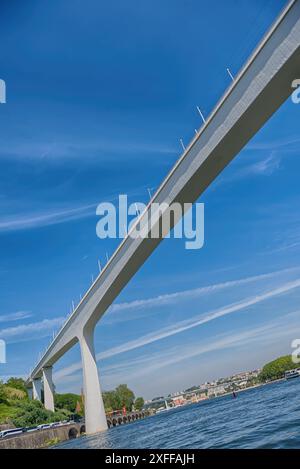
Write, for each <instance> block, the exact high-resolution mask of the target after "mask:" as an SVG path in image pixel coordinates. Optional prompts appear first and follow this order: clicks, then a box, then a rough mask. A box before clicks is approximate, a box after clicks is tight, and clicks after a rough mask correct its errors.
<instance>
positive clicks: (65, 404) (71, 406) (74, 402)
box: [55, 393, 83, 414]
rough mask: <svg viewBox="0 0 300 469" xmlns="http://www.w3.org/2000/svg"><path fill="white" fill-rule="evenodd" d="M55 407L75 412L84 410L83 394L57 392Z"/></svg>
mask: <svg viewBox="0 0 300 469" xmlns="http://www.w3.org/2000/svg"><path fill="white" fill-rule="evenodd" d="M78 404H79V405H78ZM55 407H56V408H57V409H66V410H68V411H69V412H71V413H72V414H74V413H81V412H82V409H83V403H82V399H81V396H79V395H78V394H72V393H68V394H55ZM79 409H80V410H79Z"/></svg>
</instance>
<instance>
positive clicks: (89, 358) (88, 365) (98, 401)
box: [79, 329, 107, 434]
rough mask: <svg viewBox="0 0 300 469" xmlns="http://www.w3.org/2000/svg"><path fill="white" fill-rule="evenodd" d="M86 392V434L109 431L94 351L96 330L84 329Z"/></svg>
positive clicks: (84, 383)
mask: <svg viewBox="0 0 300 469" xmlns="http://www.w3.org/2000/svg"><path fill="white" fill-rule="evenodd" d="M79 343H80V350H81V357H82V370H83V390H84V412H85V427H86V433H87V434H92V433H97V432H100V431H103V430H106V429H107V421H106V415H105V410H104V404H103V399H102V393H101V388H100V383H99V376H98V368H97V363H96V358H95V350H94V330H93V329H84V331H83V333H82V335H81V336H80V338H79Z"/></svg>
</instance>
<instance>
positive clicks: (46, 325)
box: [0, 317, 65, 343]
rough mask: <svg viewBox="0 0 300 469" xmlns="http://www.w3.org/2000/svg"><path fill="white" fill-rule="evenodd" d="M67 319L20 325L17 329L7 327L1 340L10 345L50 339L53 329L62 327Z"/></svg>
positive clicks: (3, 330)
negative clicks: (35, 339)
mask: <svg viewBox="0 0 300 469" xmlns="http://www.w3.org/2000/svg"><path fill="white" fill-rule="evenodd" d="M64 321H65V318H63V317H59V318H53V319H44V320H42V321H39V322H33V323H30V324H20V325H19V326H15V327H7V328H5V329H1V330H0V338H1V339H4V340H6V341H7V342H9V343H15V342H23V341H26V340H31V339H33V338H39V339H41V338H43V337H48V336H49V335H51V334H52V331H53V329H55V328H57V327H59V326H61V325H62V324H63V322H64Z"/></svg>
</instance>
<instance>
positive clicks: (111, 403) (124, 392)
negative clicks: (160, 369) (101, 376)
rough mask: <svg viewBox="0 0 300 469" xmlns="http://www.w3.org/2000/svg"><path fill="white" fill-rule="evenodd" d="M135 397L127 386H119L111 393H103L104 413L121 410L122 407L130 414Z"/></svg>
mask: <svg viewBox="0 0 300 469" xmlns="http://www.w3.org/2000/svg"><path fill="white" fill-rule="evenodd" d="M134 400H135V396H134V393H133V391H131V389H129V388H128V387H127V384H120V385H119V386H118V387H117V388H116V389H114V390H113V391H106V392H104V393H103V401H104V407H105V411H106V412H112V411H114V410H122V409H123V408H124V407H125V408H126V410H127V411H128V412H131V410H132V408H133V404H134Z"/></svg>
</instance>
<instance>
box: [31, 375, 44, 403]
mask: <svg viewBox="0 0 300 469" xmlns="http://www.w3.org/2000/svg"><path fill="white" fill-rule="evenodd" d="M32 395H33V399H35V400H37V401H41V400H42V382H41V378H34V379H33V380H32Z"/></svg>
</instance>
